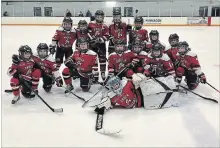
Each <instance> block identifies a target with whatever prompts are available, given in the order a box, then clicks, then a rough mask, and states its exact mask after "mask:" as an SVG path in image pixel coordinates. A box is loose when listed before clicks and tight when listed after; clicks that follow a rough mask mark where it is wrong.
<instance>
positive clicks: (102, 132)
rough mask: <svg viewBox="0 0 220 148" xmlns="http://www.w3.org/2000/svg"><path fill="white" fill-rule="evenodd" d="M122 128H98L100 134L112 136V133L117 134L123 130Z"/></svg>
mask: <svg viewBox="0 0 220 148" xmlns="http://www.w3.org/2000/svg"><path fill="white" fill-rule="evenodd" d="M121 131H122V130H121V129H120V130H114V131H113V130H112V131H108V130H105V129H103V128H102V129H100V130H97V132H98V133H100V134H103V135H107V136H111V135H117V134H119V133H120V132H121Z"/></svg>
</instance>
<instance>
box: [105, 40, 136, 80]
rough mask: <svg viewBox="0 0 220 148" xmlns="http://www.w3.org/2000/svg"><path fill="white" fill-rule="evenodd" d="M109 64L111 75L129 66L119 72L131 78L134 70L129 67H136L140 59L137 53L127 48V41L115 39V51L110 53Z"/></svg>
mask: <svg viewBox="0 0 220 148" xmlns="http://www.w3.org/2000/svg"><path fill="white" fill-rule="evenodd" d="M108 61H109V65H108V70H109V75H110V76H111V75H117V74H118V73H119V72H120V71H121V70H122V69H124V68H126V67H127V70H125V71H124V72H122V73H121V74H119V77H120V78H122V77H124V76H126V77H128V78H130V77H131V76H132V74H133V71H132V70H131V69H129V67H134V66H135V65H136V64H137V62H138V61H139V60H138V59H137V58H136V56H135V54H134V53H133V52H131V51H130V50H127V47H126V42H124V41H123V40H116V41H115V52H113V53H112V54H110V55H109V58H108Z"/></svg>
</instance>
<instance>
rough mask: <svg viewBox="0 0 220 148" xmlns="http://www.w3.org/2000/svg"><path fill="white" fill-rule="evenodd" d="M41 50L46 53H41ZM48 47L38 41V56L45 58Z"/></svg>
mask: <svg viewBox="0 0 220 148" xmlns="http://www.w3.org/2000/svg"><path fill="white" fill-rule="evenodd" d="M42 50H45V51H46V53H41V51H42ZM48 51H49V47H48V45H47V44H46V43H40V44H39V45H38V46H37V53H38V56H39V57H40V58H46V57H47V56H48Z"/></svg>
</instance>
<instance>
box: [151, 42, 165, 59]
mask: <svg viewBox="0 0 220 148" xmlns="http://www.w3.org/2000/svg"><path fill="white" fill-rule="evenodd" d="M162 55H163V46H162V45H161V44H160V43H156V44H154V45H153V47H152V49H151V56H152V57H153V58H160V57H162Z"/></svg>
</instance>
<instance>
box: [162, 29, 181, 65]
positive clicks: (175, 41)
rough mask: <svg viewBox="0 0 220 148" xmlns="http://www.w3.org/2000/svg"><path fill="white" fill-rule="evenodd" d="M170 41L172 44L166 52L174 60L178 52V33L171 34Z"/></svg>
mask: <svg viewBox="0 0 220 148" xmlns="http://www.w3.org/2000/svg"><path fill="white" fill-rule="evenodd" d="M168 41H169V43H170V46H167V47H166V49H165V51H164V53H166V54H167V55H168V56H169V57H170V59H171V61H172V62H174V59H175V57H176V54H177V53H178V49H177V46H178V43H179V36H178V35H177V34H176V33H174V34H171V35H170V36H169V39H168ZM174 66H175V65H174Z"/></svg>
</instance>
